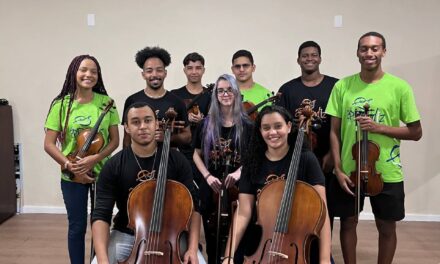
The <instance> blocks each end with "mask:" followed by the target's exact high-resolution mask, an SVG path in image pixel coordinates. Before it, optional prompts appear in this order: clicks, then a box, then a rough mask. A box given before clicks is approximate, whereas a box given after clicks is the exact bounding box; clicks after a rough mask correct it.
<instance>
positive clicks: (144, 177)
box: [131, 147, 157, 182]
mask: <svg viewBox="0 0 440 264" xmlns="http://www.w3.org/2000/svg"><path fill="white" fill-rule="evenodd" d="M131 152H132V153H133V157H134V159H135V160H136V163H137V165H138V166H139V169H140V170H139V172H138V174H137V176H136V180H137V181H140V182H144V181H148V180H151V179H154V175H155V174H156V171H155V170H154V164H155V163H156V154H157V147H156V150H154V154H151V155H150V156H148V157H146V158H150V157H151V156H153V155H154V160H153V165H152V166H151V172H150V171H148V170H144V169H143V168H142V166H141V164H140V163H139V160H138V159H137V157H136V154H135V153H134V151H133V149H131Z"/></svg>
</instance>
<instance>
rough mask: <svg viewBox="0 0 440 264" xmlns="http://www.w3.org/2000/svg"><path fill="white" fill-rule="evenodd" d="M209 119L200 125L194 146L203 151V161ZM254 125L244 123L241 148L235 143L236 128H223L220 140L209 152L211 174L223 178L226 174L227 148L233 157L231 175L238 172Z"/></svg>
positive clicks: (230, 168)
mask: <svg viewBox="0 0 440 264" xmlns="http://www.w3.org/2000/svg"><path fill="white" fill-rule="evenodd" d="M207 121H208V119H205V120H204V122H203V123H202V124H200V125H199V126H198V128H197V130H196V132H195V137H194V142H193V146H194V148H196V149H200V150H201V151H202V160H204V158H203V154H204V153H203V140H204V139H205V133H204V131H205V129H206V128H205V126H206V123H207ZM252 128H253V125H252V123H250V122H243V132H242V135H241V137H240V139H241V146H240V147H238V146H237V142H235V140H234V138H235V134H236V133H237V131H236V126H235V125H234V126H232V127H222V128H221V131H220V140H219V141H218V142H216V143H215V146H214V147H212V146H211V148H210V149H211V151H210V152H209V158H208V170H209V172H210V173H211V174H212V175H213V176H215V177H217V178H220V179H221V178H222V176H223V172H224V164H225V162H226V156H225V151H223V150H224V149H225V148H228V149H229V151H230V153H231V156H230V164H231V166H230V167H229V173H232V172H234V171H236V170H237V169H238V168H239V167H240V166H241V161H242V160H243V155H244V154H245V153H246V149H247V146H248V143H249V139H250V135H251V133H252Z"/></svg>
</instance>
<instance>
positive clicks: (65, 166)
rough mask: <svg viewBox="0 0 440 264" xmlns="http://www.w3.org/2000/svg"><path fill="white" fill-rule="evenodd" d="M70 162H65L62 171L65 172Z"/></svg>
mask: <svg viewBox="0 0 440 264" xmlns="http://www.w3.org/2000/svg"><path fill="white" fill-rule="evenodd" d="M69 163H70V160H67V161H66V162H64V169H65V170H67V165H69Z"/></svg>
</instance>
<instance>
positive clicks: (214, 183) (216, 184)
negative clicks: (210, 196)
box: [193, 148, 222, 193]
mask: <svg viewBox="0 0 440 264" xmlns="http://www.w3.org/2000/svg"><path fill="white" fill-rule="evenodd" d="M201 153H202V150H201V149H197V148H196V149H194V154H193V160H194V163H195V164H196V167H197V169H198V170H199V171H200V173H201V174H202V176H203V178H205V180H206V182H207V183H208V185H209V186H210V187H211V188H212V189H213V190H214V191H215V192H217V193H218V192H220V188H221V184H222V183H221V181H220V180H219V179H217V178H216V177H214V176H212V175H211V173H210V172H209V171H208V169H207V168H206V166H205V163H204V162H203V160H202V156H201Z"/></svg>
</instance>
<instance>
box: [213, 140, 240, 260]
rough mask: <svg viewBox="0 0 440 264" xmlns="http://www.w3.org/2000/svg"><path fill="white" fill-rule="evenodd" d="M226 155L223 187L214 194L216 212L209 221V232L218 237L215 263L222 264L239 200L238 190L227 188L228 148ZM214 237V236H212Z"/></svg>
mask: <svg viewBox="0 0 440 264" xmlns="http://www.w3.org/2000/svg"><path fill="white" fill-rule="evenodd" d="M223 151H224V153H225V157H226V158H225V164H224V165H225V170H224V172H223V177H222V187H221V190H220V193H215V192H214V194H213V199H214V205H215V210H214V211H213V213H212V214H211V215H210V217H209V219H208V221H207V222H208V224H209V230H215V237H216V251H215V252H216V254H215V263H222V262H221V256H222V255H223V253H224V251H225V245H226V243H227V241H228V236H229V227H230V226H231V223H232V218H233V214H234V211H235V210H234V209H235V207H234V203H235V202H236V201H237V200H238V188H237V187H236V186H235V185H234V186H232V187H229V188H226V185H225V184H224V181H225V179H226V177H227V176H228V174H229V167H230V166H231V156H232V151H231V149H230V148H229V147H228V146H226V147H225V148H224V150H223ZM212 235H214V234H212Z"/></svg>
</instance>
